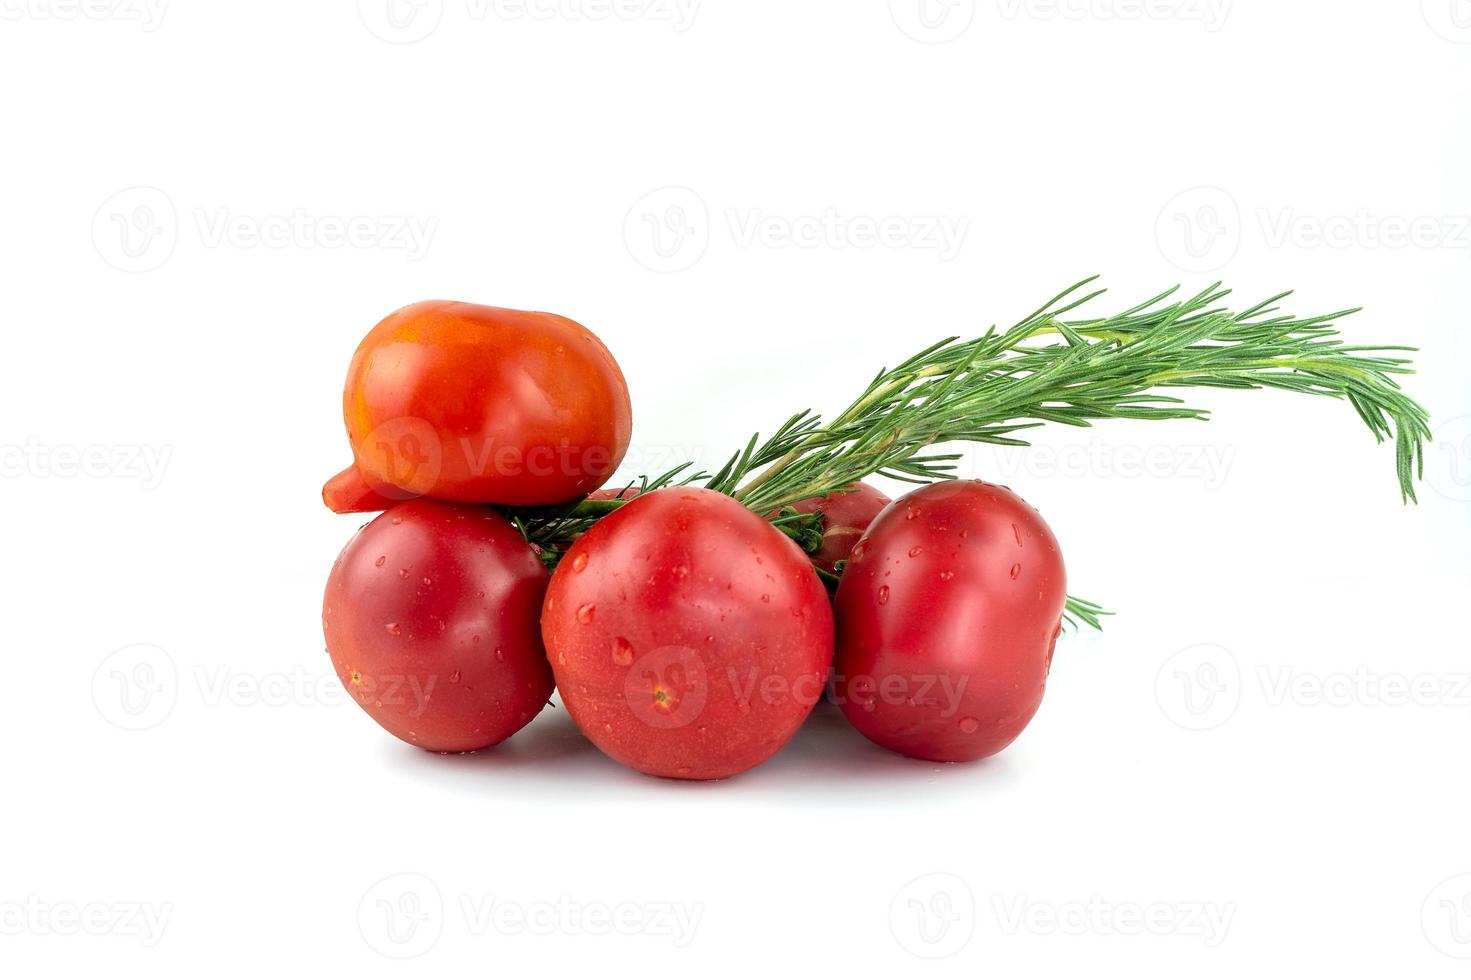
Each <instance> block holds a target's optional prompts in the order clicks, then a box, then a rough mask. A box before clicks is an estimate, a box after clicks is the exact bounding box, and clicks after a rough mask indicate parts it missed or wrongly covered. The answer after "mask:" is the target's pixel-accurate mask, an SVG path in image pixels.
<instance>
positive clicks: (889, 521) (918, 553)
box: [834, 480, 1067, 762]
mask: <svg viewBox="0 0 1471 980" xmlns="http://www.w3.org/2000/svg"><path fill="white" fill-rule="evenodd" d="M1066 579H1067V576H1066V573H1065V571H1064V569H1063V563H1062V553H1061V551H1060V550H1059V549H1058V546H1057V539H1056V538H1054V537H1053V536H1052V531H1051V530H1049V529H1048V527H1047V525H1046V524H1045V523H1044V522H1043V520H1042V517H1041V515H1040V514H1038V513H1037V512H1036V511H1035V510H1033V509H1032V508H1031V507H1030V506H1028V505H1027V503H1026V502H1025V501H1024V500H1022V499H1021V498H1020V497H1018V496H1016V494H1014V493H1012V492H1011V491H1010V490H1008V489H1006V488H1005V487H998V486H993V485H991V484H989V483H981V482H979V481H971V480H966V481H959V480H955V481H948V482H944V483H935V484H931V485H930V486H927V487H924V488H922V489H920V490H916V491H914V492H913V493H910V494H908V495H906V496H904V497H900V498H899V499H898V500H896V501H895V502H894V503H893V504H891V505H890V506H889V507H888V508H887V509H885V510H884V512H883V513H882V514H880V515H879V516H878V519H877V520H875V521H874V522H873V524H872V525H871V526H870V527H869V529H868V532H867V533H866V534H864V536H863V537H862V539H860V541H859V542H858V546H857V547H856V548H854V549H853V554H852V556H851V557H850V559H849V561H848V565H847V567H846V568H845V570H844V572H843V578H842V583H841V584H840V585H839V586H838V595H837V600H836V607H835V616H836V621H837V633H838V639H837V656H836V661H835V668H834V670H835V675H836V681H837V683H836V689H837V691H838V701H839V703H840V704H841V706H842V709H843V713H844V714H845V715H846V716H847V717H848V720H849V721H851V722H852V723H853V726H854V727H855V728H857V729H858V730H859V731H860V732H862V733H863V734H864V735H865V736H867V737H868V738H869V739H871V740H872V741H874V742H877V743H878V744H879V745H882V746H884V747H885V748H888V749H893V750H894V751H895V752H902V753H903V754H905V755H909V756H914V757H916V758H920V759H930V760H933V761H935V762H962V761H966V760H970V759H980V758H983V757H985V756H988V755H992V754H994V753H996V752H999V751H1001V750H1002V749H1004V748H1005V747H1006V746H1007V745H1009V744H1011V741H1012V740H1013V739H1015V738H1016V737H1017V736H1018V735H1019V734H1021V731H1022V729H1023V728H1025V727H1026V726H1027V722H1029V721H1031V719H1032V716H1033V715H1034V714H1036V711H1037V707H1038V705H1039V704H1041V702H1042V691H1043V688H1044V686H1045V685H1046V682H1047V672H1048V669H1049V668H1050V667H1051V664H1052V648H1053V645H1054V643H1055V642H1056V640H1057V636H1058V633H1060V632H1061V628H1062V611H1063V604H1064V603H1065V602H1066V600H1067V581H1066Z"/></svg>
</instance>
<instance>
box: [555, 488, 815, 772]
mask: <svg viewBox="0 0 1471 980" xmlns="http://www.w3.org/2000/svg"><path fill="white" fill-rule="evenodd" d="M541 627H542V637H543V638H544V639H545V641H546V647H547V652H548V654H549V656H550V657H551V661H552V670H553V672H554V673H555V675H556V678H557V689H558V691H559V692H560V693H561V696H562V701H563V703H564V704H565V705H566V706H567V710H568V712H570V713H571V715H572V719H573V720H574V721H575V722H576V723H577V726H578V727H579V728H581V729H582V731H583V733H584V734H585V735H587V737H588V738H589V739H591V740H592V741H593V743H594V744H596V745H597V747H598V748H600V749H602V750H603V751H604V752H605V753H607V754H608V755H609V756H612V757H613V758H614V759H616V760H617V761H619V762H621V763H623V764H624V765H626V766H631V767H632V768H634V769H637V770H639V771H641V772H646V773H650V774H652V775H656V776H672V777H676V778H681V779H721V778H723V777H725V776H733V775H735V774H736V773H739V772H744V771H745V770H747V769H750V768H751V767H752V766H755V765H757V764H759V763H761V762H764V761H765V760H766V759H767V758H769V757H770V756H771V755H772V754H773V753H775V752H776V751H777V750H778V749H780V748H781V747H782V746H783V745H785V744H786V742H787V740H788V739H790V738H791V737H792V735H793V734H794V733H795V732H796V731H797V729H798V728H799V727H800V726H801V724H802V722H803V720H804V719H805V718H806V717H807V715H808V714H809V713H810V712H811V710H812V706H813V705H814V704H816V703H817V700H818V698H819V697H820V696H821V694H822V685H823V681H824V679H825V678H826V676H827V670H828V667H829V665H830V664H831V662H832V641H833V633H832V630H833V621H832V612H831V609H830V607H829V603H828V597H827V592H826V590H825V589H824V588H823V586H822V582H821V581H820V580H819V579H818V577H817V575H816V573H815V572H813V570H812V566H811V564H810V563H809V562H808V561H807V558H806V556H805V555H803V554H802V551H801V549H800V548H798V547H797V546H796V545H795V544H794V543H793V542H792V541H791V540H790V539H788V538H787V537H786V536H785V535H783V534H782V533H781V532H779V531H777V530H776V529H775V528H773V527H772V526H771V525H770V524H768V523H767V522H766V521H764V520H762V519H761V517H760V516H759V515H757V514H755V513H753V512H751V511H750V510H747V509H746V508H745V507H742V506H741V505H740V504H739V503H737V502H736V501H735V500H733V499H731V498H730V497H727V496H725V495H724V494H720V493H716V492H715V491H713V490H704V489H694V488H689V487H672V488H669V489H665V490H657V491H654V492H652V493H646V494H642V495H640V496H639V497H638V498H637V499H635V500H633V501H632V502H631V503H628V504H625V505H624V506H623V507H620V508H619V509H618V510H617V511H615V512H614V513H613V514H610V515H609V516H607V517H605V518H603V519H602V520H601V521H599V522H598V523H597V524H595V525H593V527H592V529H591V530H589V531H588V532H587V533H586V534H585V535H583V536H582V537H581V538H579V539H578V541H577V542H576V543H575V544H574V545H573V546H572V548H571V550H569V551H568V553H567V554H566V555H565V556H564V557H563V558H562V561H561V563H560V564H559V565H558V566H557V571H556V574H555V575H553V576H552V585H551V588H550V589H549V590H548V592H547V599H546V604H545V608H544V610H543V612H542V618H541Z"/></svg>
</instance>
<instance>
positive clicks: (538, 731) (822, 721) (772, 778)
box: [384, 703, 1019, 807]
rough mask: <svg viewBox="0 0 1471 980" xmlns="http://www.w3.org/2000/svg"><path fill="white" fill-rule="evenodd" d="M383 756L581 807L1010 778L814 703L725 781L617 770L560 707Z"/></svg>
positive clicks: (426, 775)
mask: <svg viewBox="0 0 1471 980" xmlns="http://www.w3.org/2000/svg"><path fill="white" fill-rule="evenodd" d="M384 751H385V752H387V753H389V754H388V756H387V763H388V765H389V767H390V768H391V769H392V770H394V771H395V772H396V773H397V774H398V775H400V776H403V777H406V778H409V779H413V780H416V781H424V782H429V783H434V784H437V785H439V786H445V787H448V788H451V789H453V790H455V791H469V792H473V793H476V794H482V793H486V794H491V793H493V794H497V795H504V794H505V793H507V792H523V793H525V794H526V795H527V796H528V797H533V798H536V799H538V800H539V801H541V802H544V803H546V804H549V805H566V806H585V805H587V804H588V803H597V802H599V801H600V800H607V801H613V800H627V799H628V798H629V797H630V796H634V797H637V796H658V797H676V796H679V797H686V798H688V797H691V796H699V797H704V796H707V795H709V796H715V797H722V798H731V799H745V798H748V797H755V798H761V799H762V800H763V801H769V802H774V803H776V804H777V805H781V804H791V805H794V806H799V807H807V806H812V805H818V806H835V807H839V806H840V807H851V806H853V805H855V803H864V802H871V803H874V804H876V805H878V806H882V807H889V806H905V805H912V803H913V802H914V800H915V795H914V794H915V793H918V794H920V795H921V796H930V797H945V796H949V795H951V794H952V793H965V794H968V795H969V794H974V793H975V792H976V791H977V789H978V788H982V789H995V788H998V787H1002V786H1005V785H1007V784H1010V783H1012V782H1014V781H1016V779H1018V778H1019V775H1018V773H1017V771H1016V770H1015V769H1014V767H1013V766H1012V765H1011V764H1009V763H1008V762H1007V761H1006V759H1005V756H1004V755H1002V756H996V757H993V758H991V759H985V760H981V761H979V762H972V763H963V764H959V765H944V764H939V763H934V762H924V761H922V760H919V759H909V758H906V757H904V756H901V755H897V754H895V753H893V752H890V751H888V750H886V749H882V748H879V747H878V746H877V745H874V744H873V743H872V742H870V741H868V740H867V739H866V738H864V737H863V736H862V735H860V734H859V733H858V732H857V730H855V729H854V728H853V727H852V726H851V725H849V724H848V722H847V719H845V718H844V717H843V714H842V712H841V711H839V710H838V709H837V708H836V707H834V706H833V705H831V704H828V703H822V704H819V705H818V706H817V708H816V709H815V710H814V711H813V713H812V715H811V717H809V718H808V719H807V723H806V724H805V725H803V726H802V728H801V730H800V731H798V732H797V734H796V736H795V737H794V738H793V739H792V740H791V741H790V742H788V743H787V745H785V746H784V747H783V748H782V749H781V751H780V752H778V753H777V754H776V755H775V756H773V757H772V758H771V759H769V760H767V761H766V762H765V763H763V764H762V765H760V766H758V767H756V768H755V769H753V770H751V771H749V772H746V773H742V774H740V775H738V776H733V777H731V778H729V779H722V780H713V781H704V782H700V781H691V780H681V779H660V778H657V777H654V776H648V775H645V774H643V773H638V772H634V771H633V770H631V769H626V768H624V767H623V766H620V765H619V764H618V763H616V762H614V761H613V760H611V759H609V758H608V757H607V756H605V755H603V754H602V752H600V751H598V749H597V747H596V746H594V745H593V744H592V743H591V742H589V741H588V740H587V739H586V738H585V737H584V736H583V734H582V733H581V732H580V731H578V729H577V726H576V725H575V724H573V722H572V718H571V716H570V715H568V714H567V712H566V711H565V710H564V709H562V708H561V707H560V706H558V707H552V708H547V709H546V710H544V711H543V712H542V713H541V714H540V715H538V716H537V718H536V719H535V720H534V721H533V722H532V723H531V724H530V725H527V726H526V728H524V729H522V730H521V731H520V732H518V733H517V734H516V735H515V736H514V737H513V738H510V739H508V740H506V741H505V742H503V743H501V744H500V745H498V746H495V747H494V748H490V749H484V750H482V751H480V752H471V753H465V754H462V755H437V754H435V753H432V752H422V751H417V750H415V749H413V748H411V747H409V746H405V745H400V744H391V745H389V746H388V747H387V748H386V749H385V750H384Z"/></svg>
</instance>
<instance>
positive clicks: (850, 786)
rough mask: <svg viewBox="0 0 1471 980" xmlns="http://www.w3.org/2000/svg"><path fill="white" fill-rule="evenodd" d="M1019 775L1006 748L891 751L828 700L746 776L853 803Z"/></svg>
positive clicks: (990, 784)
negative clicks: (987, 752)
mask: <svg viewBox="0 0 1471 980" xmlns="http://www.w3.org/2000/svg"><path fill="white" fill-rule="evenodd" d="M1018 775H1019V774H1018V772H1017V770H1016V769H1015V767H1014V766H1013V765H1012V764H1011V763H1009V762H1008V761H1007V760H1006V757H1005V755H1004V754H1002V755H998V756H993V757H991V758H989V759H982V760H979V761H976V762H966V763H938V762H926V761H924V760H922V759H911V758H908V757H907V756H902V755H899V754H897V753H894V752H890V751H889V750H887V749H883V748H880V747H879V746H877V745H874V744H873V743H872V742H870V741H869V740H868V739H866V738H864V737H863V736H862V735H860V734H859V733H858V731H857V729H855V728H854V727H853V726H852V725H850V724H848V720H847V719H846V718H844V717H843V713H842V711H841V710H839V709H838V708H837V707H836V706H835V705H832V704H830V703H827V702H823V703H821V704H819V705H818V706H817V707H816V708H815V709H814V710H813V712H812V715H811V717H809V718H808V719H807V723H806V724H805V725H803V726H802V729H801V730H800V731H799V732H797V734H796V736H795V737H794V738H793V739H792V740H791V741H790V742H789V743H787V745H786V746H785V747H783V748H782V750H781V751H780V752H778V753H777V754H776V756H775V757H773V758H772V759H771V760H770V761H769V762H767V763H766V764H764V765H762V766H760V767H759V768H757V769H754V770H752V771H751V772H750V773H748V774H747V775H745V776H744V777H740V778H742V779H744V780H750V781H751V782H753V783H760V784H762V785H766V786H769V787H771V788H773V789H780V790H782V791H783V792H797V791H799V790H800V789H801V788H805V789H806V790H807V792H806V793H803V794H802V795H804V796H808V797H810V796H811V791H812V790H813V789H816V790H817V795H818V796H819V797H820V798H821V799H822V800H823V801H825V802H830V803H840V804H842V805H844V806H850V805H852V803H853V802H854V800H855V798H860V799H861V798H869V799H876V798H879V797H880V796H885V797H887V796H888V794H890V793H891V792H893V791H896V790H904V791H906V796H905V797H904V800H905V801H907V802H913V800H914V797H913V796H911V795H907V793H908V791H916V792H920V793H922V794H928V795H933V796H945V795H948V794H949V793H950V792H952V791H963V792H965V793H967V794H969V793H973V792H974V791H975V790H976V789H977V788H978V787H982V788H996V787H999V786H1003V785H1006V784H1010V783H1012V782H1014V781H1015V780H1016V779H1017V778H1018ZM889 799H893V797H889ZM808 802H810V800H809V801H808ZM896 802H898V801H896Z"/></svg>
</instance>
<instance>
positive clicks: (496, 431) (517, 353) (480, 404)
mask: <svg viewBox="0 0 1471 980" xmlns="http://www.w3.org/2000/svg"><path fill="white" fill-rule="evenodd" d="M342 411H343V419H344V421H345V422H346V425H347V434H348V439H349V440H350V441H351V443H352V447H353V458H354V462H355V464H356V466H357V467H358V469H359V470H360V471H361V475H362V477H363V480H364V482H365V483H366V484H367V485H368V486H369V487H371V488H372V489H373V490H375V491H377V492H378V493H380V494H381V495H382V496H383V497H386V498H389V499H392V498H393V497H395V496H398V497H399V498H403V497H406V496H407V497H413V496H428V497H433V498H435V499H437V500H447V501H452V502H461V503H495V504H505V505H509V506H517V507H536V506H543V505H548V504H558V503H563V502H566V501H569V500H573V499H575V498H577V497H580V496H582V495H583V494H586V493H587V492H589V491H591V490H593V489H595V488H597V487H599V486H601V485H602V484H603V483H604V482H605V481H606V480H607V479H608V477H609V476H610V475H611V474H612V473H613V471H614V470H615V469H617V467H618V464H619V463H620V462H622V460H623V456H624V454H625V453H626V452H627V451H628V442H629V439H630V438H631V436H632V431H633V411H632V406H631V404H630V402H629V398H628V385H627V383H626V382H625V381H624V378H623V373H622V371H621V370H620V369H619V367H618V364H617V362H616V361H615V360H614V359H613V355H612V354H611V353H609V351H608V349H607V348H606V347H605V346H603V343H602V342H601V341H600V340H598V338H597V337H596V336H594V335H593V334H592V332H591V331H589V330H588V329H587V328H585V327H583V326H582V325H581V324H579V323H576V322H575V321H572V320H569V319H567V318H566V317H561V316H557V315H555V314H552V313H530V312H523V311H521V310H507V309H501V308H498V307H490V306H477V305H474V304H471V303H454V302H448V301H443V300H431V301H428V302H424V303H416V304H414V305H412V306H407V307H404V308H403V309H401V310H399V311H398V312H396V313H393V314H391V315H390V316H388V317H387V318H386V319H384V320H383V321H382V322H381V323H379V324H378V325H377V326H375V327H374V328H373V329H372V330H371V331H369V333H368V335H367V336H366V337H365V338H364V339H363V342H362V343H361V344H359V345H358V348H357V352H356V353H355V354H354V355H353V359H352V365H351V366H350V367H349V369H348V375H347V384H346V386H345V387H344V390H343V397H342Z"/></svg>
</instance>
